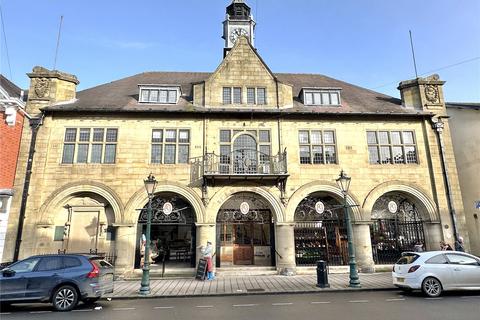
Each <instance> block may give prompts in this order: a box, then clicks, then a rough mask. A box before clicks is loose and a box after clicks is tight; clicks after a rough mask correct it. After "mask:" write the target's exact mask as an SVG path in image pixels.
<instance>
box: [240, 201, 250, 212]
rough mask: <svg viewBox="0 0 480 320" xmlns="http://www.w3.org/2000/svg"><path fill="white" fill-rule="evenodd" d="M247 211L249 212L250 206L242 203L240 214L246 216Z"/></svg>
mask: <svg viewBox="0 0 480 320" xmlns="http://www.w3.org/2000/svg"><path fill="white" fill-rule="evenodd" d="M248 211H250V206H249V205H248V202H242V203H241V204H240V212H241V213H242V214H247V213H248Z"/></svg>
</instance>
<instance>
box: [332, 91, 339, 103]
mask: <svg viewBox="0 0 480 320" xmlns="http://www.w3.org/2000/svg"><path fill="white" fill-rule="evenodd" d="M330 99H331V103H332V105H339V104H340V99H338V93H336V92H332V93H330Z"/></svg>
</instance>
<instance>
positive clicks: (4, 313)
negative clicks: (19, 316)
mask: <svg viewBox="0 0 480 320" xmlns="http://www.w3.org/2000/svg"><path fill="white" fill-rule="evenodd" d="M7 314H12V313H11V312H0V316H3V315H7Z"/></svg>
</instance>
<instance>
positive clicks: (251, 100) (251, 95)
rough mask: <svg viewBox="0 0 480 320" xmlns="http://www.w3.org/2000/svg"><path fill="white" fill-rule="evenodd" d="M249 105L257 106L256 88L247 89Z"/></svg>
mask: <svg viewBox="0 0 480 320" xmlns="http://www.w3.org/2000/svg"><path fill="white" fill-rule="evenodd" d="M247 103H248V104H255V88H247Z"/></svg>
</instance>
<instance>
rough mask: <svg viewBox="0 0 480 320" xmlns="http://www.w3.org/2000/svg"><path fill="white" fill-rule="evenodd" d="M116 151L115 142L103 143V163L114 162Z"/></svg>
mask: <svg viewBox="0 0 480 320" xmlns="http://www.w3.org/2000/svg"><path fill="white" fill-rule="evenodd" d="M116 153H117V145H116V144H107V145H105V163H115V156H116Z"/></svg>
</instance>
